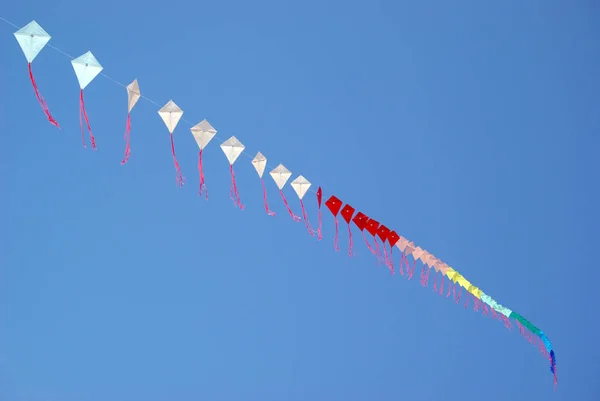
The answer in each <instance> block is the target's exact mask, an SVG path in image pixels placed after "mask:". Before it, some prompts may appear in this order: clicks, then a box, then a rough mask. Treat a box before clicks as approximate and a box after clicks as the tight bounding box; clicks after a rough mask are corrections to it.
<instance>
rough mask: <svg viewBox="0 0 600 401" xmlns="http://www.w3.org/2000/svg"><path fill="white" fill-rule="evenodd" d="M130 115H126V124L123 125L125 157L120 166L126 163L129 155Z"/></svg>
mask: <svg viewBox="0 0 600 401" xmlns="http://www.w3.org/2000/svg"><path fill="white" fill-rule="evenodd" d="M130 137H131V115H130V114H129V113H127V124H125V137H124V139H125V156H124V157H123V160H122V161H121V164H125V163H127V160H129V155H130V154H131V139H130Z"/></svg>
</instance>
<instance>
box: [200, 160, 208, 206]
mask: <svg viewBox="0 0 600 401" xmlns="http://www.w3.org/2000/svg"><path fill="white" fill-rule="evenodd" d="M198 174H199V175H200V188H199V189H198V195H200V196H202V193H204V195H205V197H206V200H208V189H206V184H205V183H204V170H203V169H202V149H200V152H199V153H198Z"/></svg>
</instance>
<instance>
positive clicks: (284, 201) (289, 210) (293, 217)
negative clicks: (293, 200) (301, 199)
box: [279, 189, 300, 222]
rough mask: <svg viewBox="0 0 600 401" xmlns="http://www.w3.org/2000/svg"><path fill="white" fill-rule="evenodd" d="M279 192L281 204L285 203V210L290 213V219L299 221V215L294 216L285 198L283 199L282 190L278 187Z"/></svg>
mask: <svg viewBox="0 0 600 401" xmlns="http://www.w3.org/2000/svg"><path fill="white" fill-rule="evenodd" d="M279 193H280V194H281V199H283V204H284V205H285V208H286V209H287V211H288V213H289V214H290V216H291V217H292V219H293V220H294V221H295V222H299V221H300V217H298V216H296V215H295V214H294V212H292V209H291V208H290V205H289V204H288V201H287V199H285V195H284V194H283V190H281V189H280V190H279Z"/></svg>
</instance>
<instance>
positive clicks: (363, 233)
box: [362, 231, 377, 256]
mask: <svg viewBox="0 0 600 401" xmlns="http://www.w3.org/2000/svg"><path fill="white" fill-rule="evenodd" d="M362 236H363V239H364V240H365V243H366V244H367V247H368V248H369V250H370V251H371V253H373V255H375V256H377V251H375V249H373V247H372V246H371V244H369V240H368V239H367V237H366V236H365V232H364V231H363V232H362Z"/></svg>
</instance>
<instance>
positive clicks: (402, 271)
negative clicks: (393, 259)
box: [400, 252, 406, 276]
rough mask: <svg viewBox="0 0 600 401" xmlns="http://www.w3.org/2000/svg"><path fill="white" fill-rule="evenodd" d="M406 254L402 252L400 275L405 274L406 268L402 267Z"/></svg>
mask: <svg viewBox="0 0 600 401" xmlns="http://www.w3.org/2000/svg"><path fill="white" fill-rule="evenodd" d="M405 257H406V256H404V252H401V254H400V275H401V276H404V268H403V267H402V265H403V264H404V258H405Z"/></svg>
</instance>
